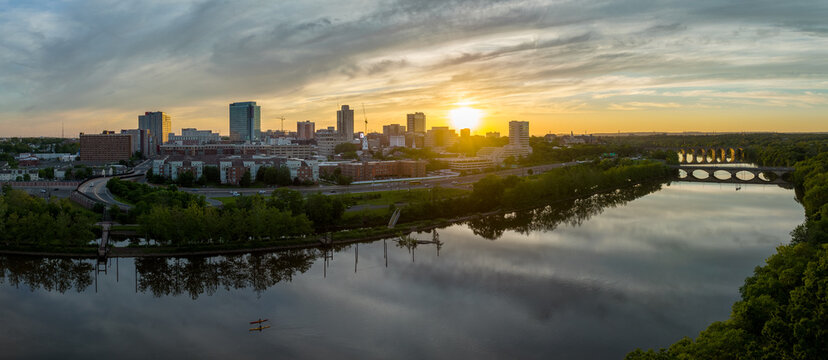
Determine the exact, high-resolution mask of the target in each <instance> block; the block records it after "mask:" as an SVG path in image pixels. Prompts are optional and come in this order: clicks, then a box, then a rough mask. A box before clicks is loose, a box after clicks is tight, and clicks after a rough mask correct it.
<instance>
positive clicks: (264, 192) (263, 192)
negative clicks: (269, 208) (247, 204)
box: [259, 190, 267, 195]
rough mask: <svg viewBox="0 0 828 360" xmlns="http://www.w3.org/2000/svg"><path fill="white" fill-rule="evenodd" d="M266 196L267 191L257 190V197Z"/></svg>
mask: <svg viewBox="0 0 828 360" xmlns="http://www.w3.org/2000/svg"><path fill="white" fill-rule="evenodd" d="M263 194H267V191H264V190H259V195H263Z"/></svg>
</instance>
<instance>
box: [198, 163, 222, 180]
mask: <svg viewBox="0 0 828 360" xmlns="http://www.w3.org/2000/svg"><path fill="white" fill-rule="evenodd" d="M202 171H203V175H202V176H204V180H205V181H206V182H207V183H208V184H219V183H221V172H219V168H218V167H216V166H205V167H204V170H202Z"/></svg>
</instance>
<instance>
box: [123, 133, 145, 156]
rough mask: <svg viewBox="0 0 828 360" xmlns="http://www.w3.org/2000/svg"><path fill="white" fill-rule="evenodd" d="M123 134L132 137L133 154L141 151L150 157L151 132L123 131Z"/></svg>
mask: <svg viewBox="0 0 828 360" xmlns="http://www.w3.org/2000/svg"><path fill="white" fill-rule="evenodd" d="M121 134H126V135H129V136H131V137H132V152H133V153H135V152H136V151H140V152H141V153H142V154H144V156H147V155H149V130H141V129H129V130H123V129H122V130H121Z"/></svg>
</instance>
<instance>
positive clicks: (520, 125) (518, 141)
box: [509, 121, 529, 146]
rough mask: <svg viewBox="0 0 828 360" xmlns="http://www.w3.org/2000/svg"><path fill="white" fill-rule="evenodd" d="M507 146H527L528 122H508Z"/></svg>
mask: <svg viewBox="0 0 828 360" xmlns="http://www.w3.org/2000/svg"><path fill="white" fill-rule="evenodd" d="M509 145H514V146H529V122H528V121H509Z"/></svg>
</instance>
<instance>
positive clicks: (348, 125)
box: [336, 105, 354, 140]
mask: <svg viewBox="0 0 828 360" xmlns="http://www.w3.org/2000/svg"><path fill="white" fill-rule="evenodd" d="M336 131H337V132H338V133H339V136H340V137H342V139H344V140H352V139H353V138H354V110H352V109H350V108H349V107H348V105H342V109H340V110H337V111H336Z"/></svg>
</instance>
